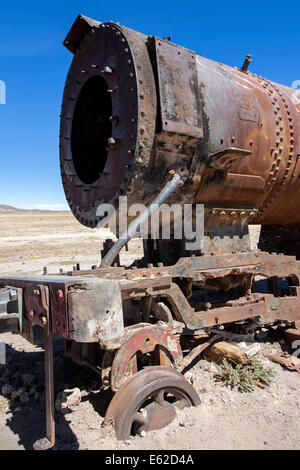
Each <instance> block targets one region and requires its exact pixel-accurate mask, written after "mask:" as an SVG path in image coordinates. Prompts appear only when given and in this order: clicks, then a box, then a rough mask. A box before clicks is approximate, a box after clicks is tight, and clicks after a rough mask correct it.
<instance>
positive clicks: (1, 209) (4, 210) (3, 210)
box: [0, 204, 54, 214]
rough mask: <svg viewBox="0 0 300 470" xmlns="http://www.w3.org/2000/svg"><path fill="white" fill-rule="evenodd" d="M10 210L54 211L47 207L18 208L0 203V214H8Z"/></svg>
mask: <svg viewBox="0 0 300 470" xmlns="http://www.w3.org/2000/svg"><path fill="white" fill-rule="evenodd" d="M12 212H54V211H51V210H49V209H19V208H18V207H13V206H8V205H6V204H0V214H9V213H12Z"/></svg>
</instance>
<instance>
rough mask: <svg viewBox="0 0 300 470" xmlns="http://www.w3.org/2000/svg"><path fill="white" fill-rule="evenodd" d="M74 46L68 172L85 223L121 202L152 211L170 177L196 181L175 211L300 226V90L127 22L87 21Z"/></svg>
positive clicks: (66, 132)
mask: <svg viewBox="0 0 300 470" xmlns="http://www.w3.org/2000/svg"><path fill="white" fill-rule="evenodd" d="M67 39H68V44H66V46H67V47H68V48H69V49H70V50H72V52H73V53H74V59H73V62H72V65H71V67H70V71H69V74H68V77H67V81H66V86H65V91H64V98H63V104H62V116H61V141H60V154H61V171H62V178H63V183H64V187H65V191H66V196H67V199H68V201H69V204H70V207H71V209H72V211H73V213H74V214H75V216H76V217H77V218H78V220H79V221H80V222H82V223H83V224H85V225H88V226H96V225H97V222H98V220H99V217H97V216H96V209H97V206H98V205H99V204H100V203H101V202H104V203H107V202H110V203H113V204H114V205H115V206H116V207H117V206H118V197H119V196H120V195H127V196H129V203H131V202H142V203H144V204H149V203H150V201H151V200H152V199H153V194H157V193H158V192H159V191H160V189H161V188H162V187H163V186H164V184H166V182H167V179H168V174H169V171H170V170H176V171H177V172H178V173H179V174H181V172H182V173H183V174H187V175H188V178H187V179H186V182H185V185H184V186H183V187H182V188H181V189H179V190H177V191H176V193H175V194H174V196H173V198H172V199H173V200H172V202H179V203H184V202H199V203H205V204H206V205H207V206H209V207H212V208H218V207H220V206H221V207H225V208H226V206H227V207H230V208H231V209H232V210H231V212H233V213H232V223H234V222H235V217H236V214H237V215H239V211H244V210H245V208H246V209H247V208H248V209H249V210H250V211H251V210H252V211H253V210H254V211H255V210H258V214H256V213H255V214H254V216H252V222H255V223H263V224H279V223H280V224H286V225H287V224H294V223H299V222H300V212H299V210H298V203H299V201H300V189H299V187H300V186H299V177H300V163H299V154H300V137H299V136H300V132H299V130H300V124H299V123H300V119H299V116H300V103H299V102H298V101H297V99H296V95H295V90H293V89H291V88H288V87H286V86H283V85H279V84H277V83H273V82H271V81H269V80H267V79H264V78H263V77H260V76H259V75H256V74H253V73H251V72H250V71H249V70H247V68H244V69H242V70H240V69H237V68H233V67H229V66H227V65H224V64H221V63H218V62H215V61H212V60H209V59H206V58H204V57H202V56H197V55H196V54H195V53H194V52H193V51H190V50H187V49H185V48H183V47H180V46H178V45H176V44H173V43H170V42H168V41H166V40H163V39H160V38H155V37H152V36H145V35H142V34H140V33H137V32H135V31H132V30H130V29H128V28H125V27H123V26H120V25H119V24H114V23H103V24H101V23H99V22H97V21H94V20H91V19H88V18H84V17H82V18H81V19H80V18H79V19H78V20H77V22H75V24H74V26H73V28H72V29H71V31H70V33H69V36H68V38H67ZM157 104H158V106H157ZM83 167H84V168H83ZM249 220H250V219H249Z"/></svg>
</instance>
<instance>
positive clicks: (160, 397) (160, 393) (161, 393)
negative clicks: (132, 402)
mask: <svg viewBox="0 0 300 470" xmlns="http://www.w3.org/2000/svg"><path fill="white" fill-rule="evenodd" d="M164 393H165V392H164V390H159V391H158V392H157V393H155V394H153V399H154V401H155V402H156V403H157V404H158V405H160V406H162V405H163V403H164Z"/></svg>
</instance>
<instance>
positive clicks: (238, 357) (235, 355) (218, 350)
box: [204, 341, 249, 364]
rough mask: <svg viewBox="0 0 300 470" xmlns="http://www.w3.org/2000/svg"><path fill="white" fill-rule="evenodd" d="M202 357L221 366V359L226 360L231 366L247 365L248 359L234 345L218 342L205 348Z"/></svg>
mask: <svg viewBox="0 0 300 470" xmlns="http://www.w3.org/2000/svg"><path fill="white" fill-rule="evenodd" d="M204 357H205V359H206V360H208V361H213V362H215V363H216V364H221V363H222V361H223V359H227V360H228V361H229V362H231V363H232V364H248V363H249V358H248V356H247V354H245V353H244V351H243V350H242V349H241V348H239V347H238V346H235V345H234V344H231V343H227V342H226V341H220V342H218V343H215V344H213V345H212V346H211V347H209V348H207V349H206V350H205V352H204Z"/></svg>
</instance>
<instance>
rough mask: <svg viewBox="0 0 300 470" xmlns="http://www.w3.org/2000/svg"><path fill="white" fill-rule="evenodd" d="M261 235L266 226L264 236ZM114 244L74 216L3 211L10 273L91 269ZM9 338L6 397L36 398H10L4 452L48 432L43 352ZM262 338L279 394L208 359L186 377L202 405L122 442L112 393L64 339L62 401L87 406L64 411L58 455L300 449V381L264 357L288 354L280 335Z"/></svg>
mask: <svg viewBox="0 0 300 470" xmlns="http://www.w3.org/2000/svg"><path fill="white" fill-rule="evenodd" d="M258 232H259V231H258V229H257V228H256V229H255V234H254V236H256V237H257V234H258ZM104 237H105V234H104V233H103V231H102V232H100V233H98V232H97V231H95V230H91V229H88V228H85V227H83V226H81V225H80V224H79V223H77V222H76V221H75V219H74V218H73V217H72V215H71V214H70V213H66V212H65V213H18V214H13V213H10V214H1V215H0V273H1V274H2V275H10V274H12V275H13V274H15V275H28V274H41V272H42V268H43V266H47V267H48V272H53V273H54V272H58V271H59V268H63V269H65V270H70V269H72V266H73V265H75V264H76V263H80V264H81V267H82V268H89V267H90V266H91V265H92V264H97V263H98V262H99V260H100V257H99V252H100V249H101V245H102V242H101V240H103V238H104ZM253 240H254V239H253ZM253 243H255V241H253ZM136 256H141V251H140V243H139V242H137V241H133V242H132V243H131V246H130V247H129V252H127V253H124V254H123V261H124V262H125V263H128V262H129V261H130V259H132V258H133V257H136ZM0 341H2V342H3V343H5V345H6V356H7V364H6V365H2V366H1V365H0V390H1V389H2V386H3V385H5V384H8V385H10V386H11V387H13V388H14V389H15V390H20V389H21V391H22V392H23V393H24V394H25V395H23V397H24V396H25V398H26V397H27V399H24V400H21V399H20V396H19V397H18V398H16V399H15V400H12V399H11V398H7V397H5V396H3V395H1V394H0V449H30V448H31V447H32V444H33V442H34V440H35V439H37V438H39V437H41V436H43V435H44V432H45V429H44V424H45V423H44V406H45V402H44V385H43V383H44V378H43V377H44V372H43V350H42V348H41V347H38V346H33V345H31V344H29V343H28V342H27V341H26V340H25V339H24V338H22V337H21V336H19V335H16V334H12V333H3V334H1V335H0ZM253 341H256V342H258V343H259V345H260V347H261V349H260V351H259V353H258V357H259V358H260V359H261V360H262V361H263V362H264V363H265V364H267V365H268V367H272V368H273V369H274V371H275V372H276V376H275V379H274V381H273V383H272V384H271V385H270V386H269V387H266V388H264V389H257V390H255V391H254V392H252V393H241V392H239V391H237V390H236V389H233V390H231V389H229V388H227V387H224V386H223V384H222V382H220V381H218V380H217V379H216V377H215V376H214V374H213V373H212V369H211V366H210V364H209V363H207V362H206V361H204V360H201V361H199V362H198V363H197V364H196V365H195V366H194V367H193V368H192V369H191V370H190V371H188V372H187V374H186V376H187V378H188V379H189V380H190V381H191V382H192V383H193V384H194V386H195V388H196V389H197V391H198V392H199V395H200V398H201V404H200V406H199V407H197V408H193V409H186V410H182V411H181V412H180V413H179V414H178V416H177V418H176V420H175V421H173V423H171V424H170V425H169V426H168V427H167V428H165V429H163V430H160V431H153V432H151V433H148V434H147V435H146V436H145V437H139V436H136V437H134V438H132V439H130V440H128V441H126V442H118V441H116V439H115V436H114V432H113V430H112V429H111V428H110V427H105V428H104V427H102V426H101V423H102V421H103V416H104V413H105V409H106V407H107V403H108V399H109V395H108V394H107V393H102V392H101V391H99V383H98V380H97V377H96V376H95V375H94V374H93V373H92V372H90V371H88V370H86V369H84V368H80V367H79V366H76V365H73V364H71V363H69V362H68V361H67V360H66V359H64V358H63V350H64V344H63V341H61V340H59V341H56V342H55V345H54V349H55V355H54V357H55V395H57V394H58V393H59V392H60V391H62V390H64V389H65V388H74V387H79V388H80V390H81V402H80V404H79V405H78V406H76V407H75V408H74V410H73V411H72V412H70V413H67V414H62V413H58V412H56V433H57V441H56V446H55V448H56V449H127V450H131V449H186V450H188V449H300V419H299V418H300V395H299V388H300V374H297V373H296V372H292V371H288V370H285V369H283V368H281V366H279V365H278V364H273V363H272V364H271V363H270V362H269V361H268V360H267V359H266V358H265V356H264V353H266V352H273V351H274V352H275V351H278V350H280V349H281V347H285V345H284V342H283V340H282V339H280V338H278V337H276V335H275V336H274V331H269V332H268V331H265V332H264V334H263V335H260V336H257V337H256V338H255V339H254V340H253ZM24 374H25V377H27V378H26V380H25V378H24ZM26 374H27V375H26ZM28 374H29V376H28ZM30 376H31V378H30ZM28 377H29V379H28ZM27 382H29V383H27Z"/></svg>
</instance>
